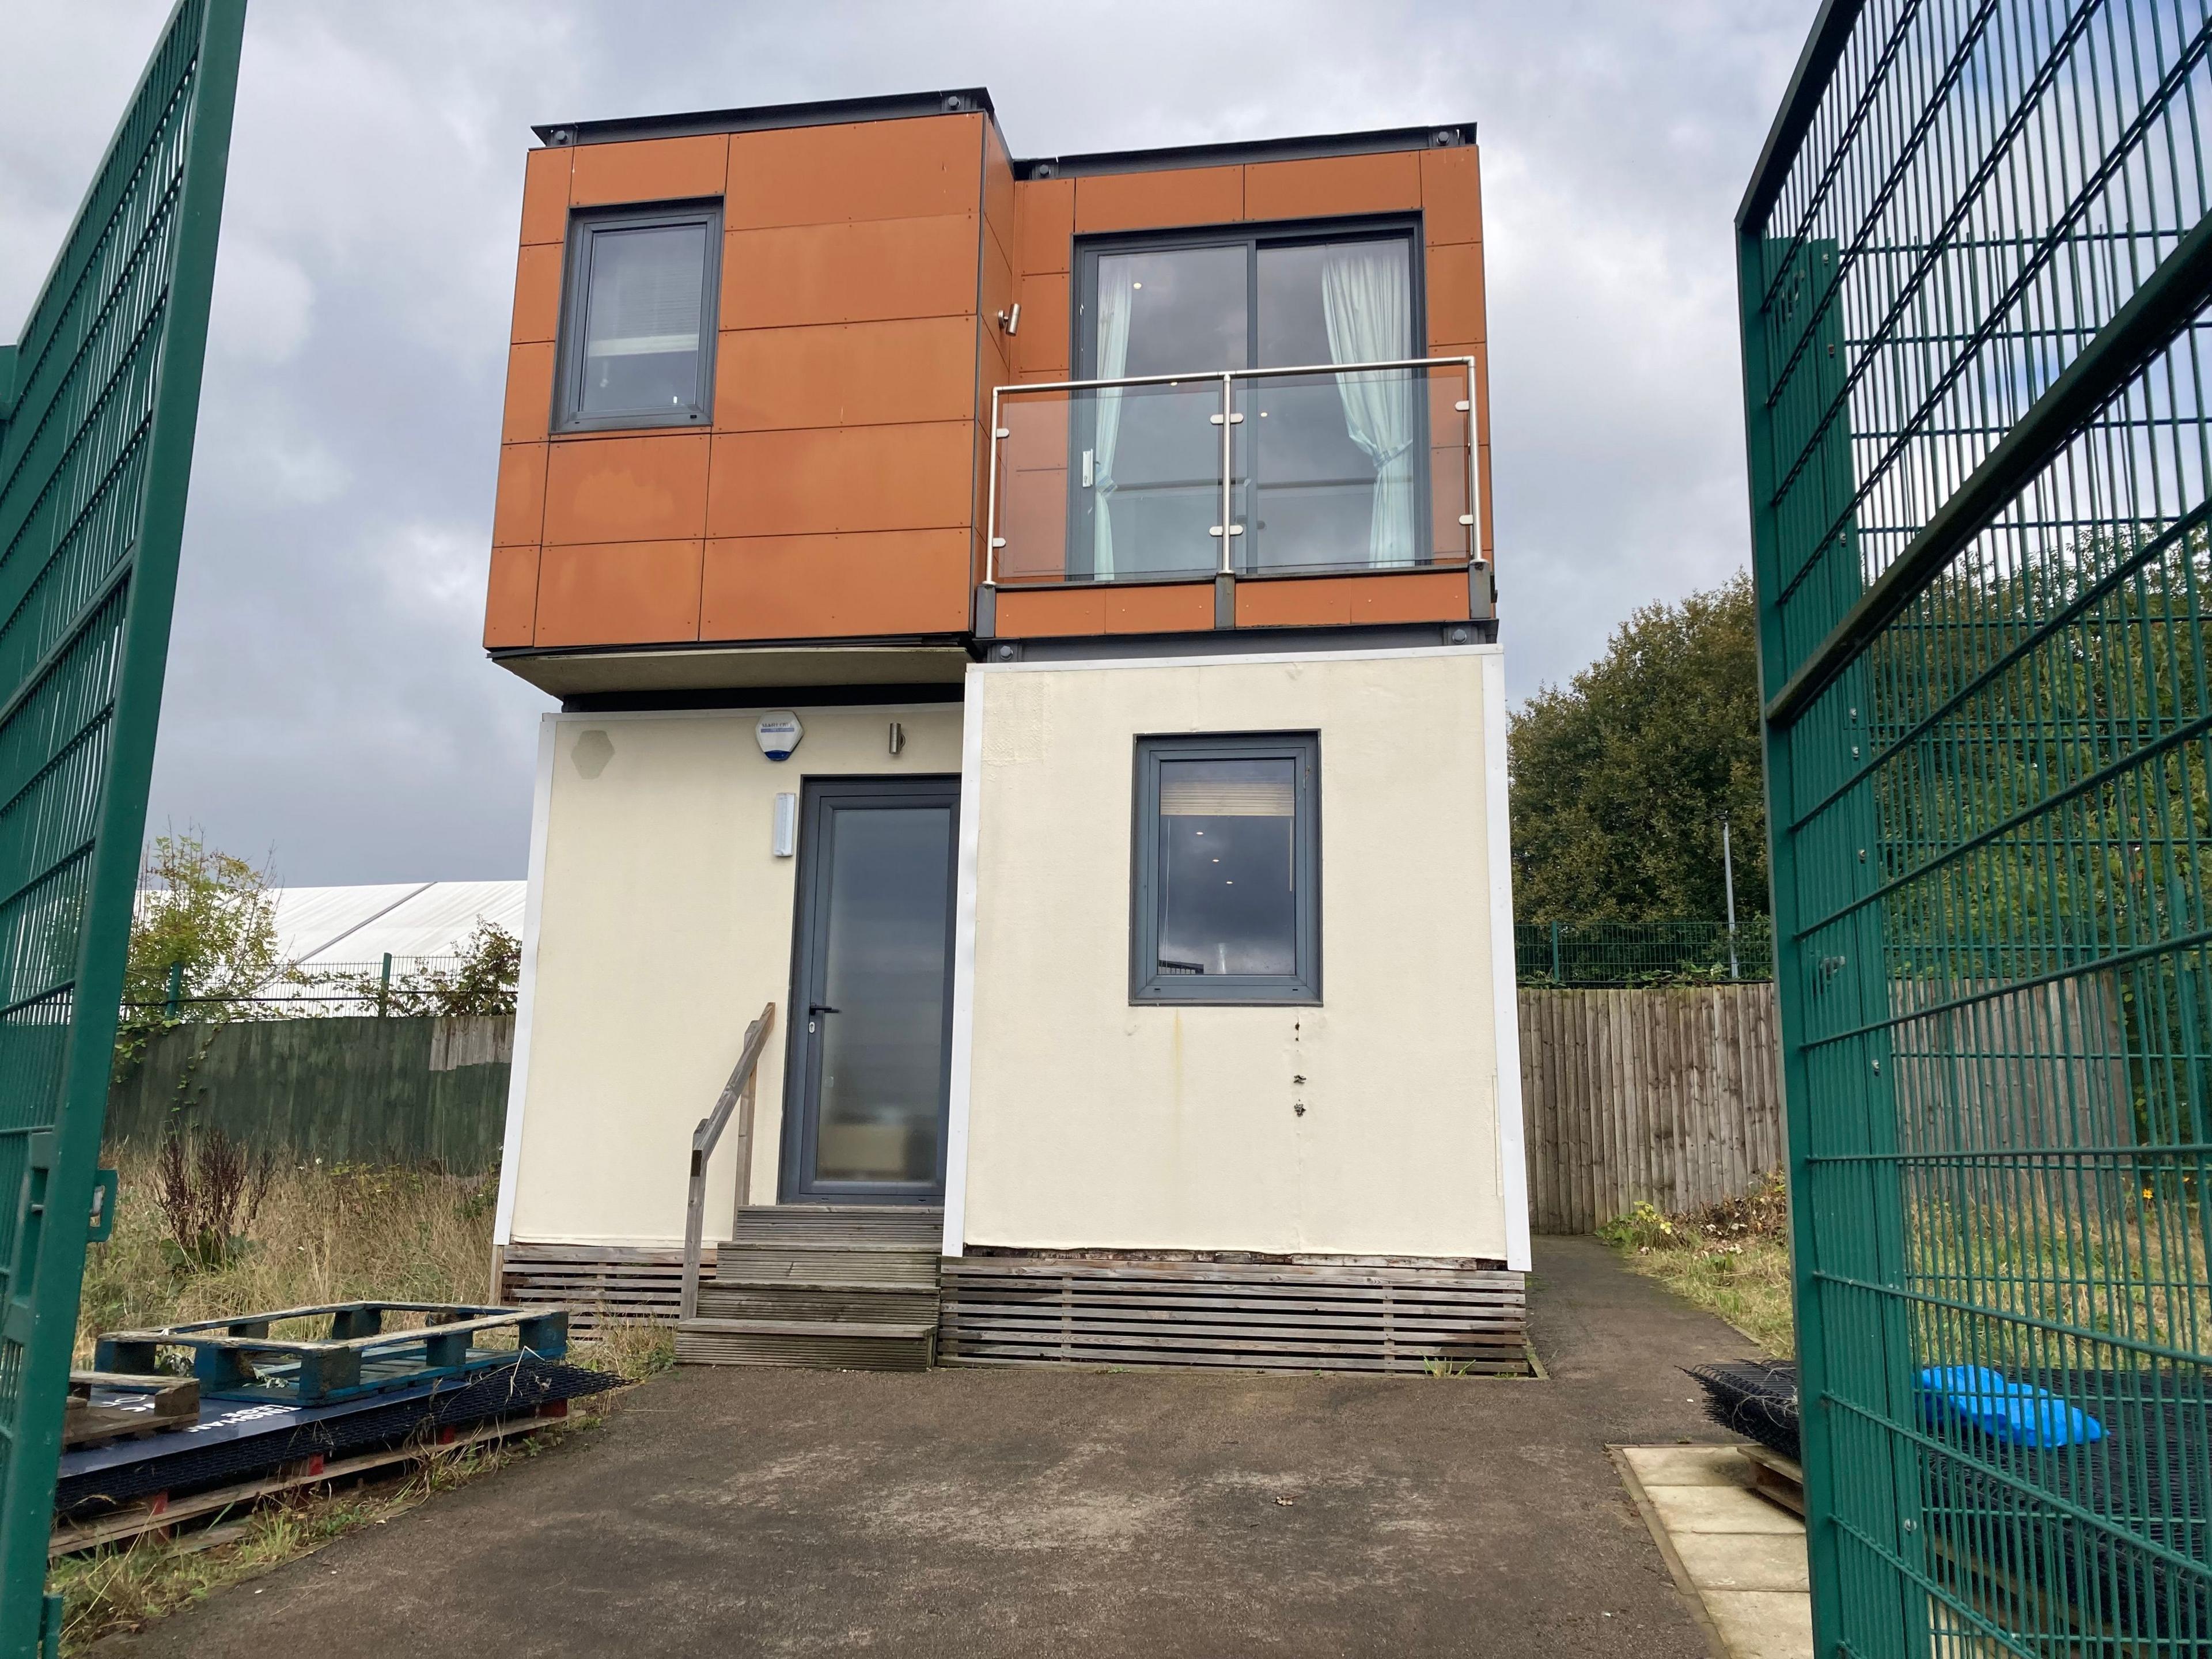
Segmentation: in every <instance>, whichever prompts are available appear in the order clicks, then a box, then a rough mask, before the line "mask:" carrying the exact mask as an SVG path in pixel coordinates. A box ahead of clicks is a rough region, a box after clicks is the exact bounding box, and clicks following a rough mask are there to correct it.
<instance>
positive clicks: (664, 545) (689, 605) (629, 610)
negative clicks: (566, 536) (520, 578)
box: [538, 541, 701, 646]
mask: <svg viewBox="0 0 2212 1659" xmlns="http://www.w3.org/2000/svg"><path fill="white" fill-rule="evenodd" d="M700 550H701V544H700V543H698V542H696V541H678V542H610V543H600V544H592V545H586V546H577V547H548V548H546V549H544V550H543V551H542V552H541V553H540V554H539V555H538V644H539V645H541V646H553V645H656V644H660V643H664V642H666V641H678V640H696V639H697V638H698V637H699V560H700Z"/></svg>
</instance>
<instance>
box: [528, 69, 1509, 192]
mask: <svg viewBox="0 0 2212 1659" xmlns="http://www.w3.org/2000/svg"><path fill="white" fill-rule="evenodd" d="M975 112H981V113H983V114H986V115H988V116H990V117H991V118H992V119H993V120H994V122H995V121H996V120H997V118H998V111H997V108H996V106H994V105H993V103H992V102H991V94H990V91H989V89H988V88H984V87H953V88H944V89H942V90H939V91H936V92H901V93H890V94H884V95H883V96H881V97H874V98H824V99H818V100H813V101H811V102H808V103H798V104H758V105H755V106H752V107H750V108H748V109H718V110H696V111H692V112H688V113H680V114H674V115H623V116H616V117H614V118H610V119H605V120H598V121H548V122H546V123H544V124H543V125H538V126H533V127H532V129H531V131H532V132H535V133H536V134H537V135H538V140H539V142H541V143H544V144H545V145H546V146H548V147H549V148H557V147H561V146H564V145H574V144H615V143H633V142H635V141H636V140H639V139H643V138H689V137H699V136H702V135H705V134H712V133H726V132H773V131H779V130H781V129H783V128H787V127H822V126H836V125H844V124H846V123H848V122H860V121H902V120H910V119H913V118H916V117H920V116H925V115H967V114H973V113H975ZM1474 132H1475V129H1474V122H1472V121H1461V122H1446V123H1444V124H1443V125H1437V126H1419V127H1385V128H1380V129H1377V130H1376V131H1368V132H1324V133H1310V134H1304V135H1301V136H1297V137H1288V138H1259V139H1250V140H1245V141H1242V142H1238V143H1217V144H1183V145H1177V146H1172V147H1169V148H1164V149H1115V150H1098V151H1094V152H1093V153H1091V154H1090V155H1036V156H1030V157H1027V158H1025V159H1023V160H1018V161H1015V162H1014V163H1013V170H1014V176H1015V177H1016V178H1017V179H1077V178H1081V177H1083V176H1085V174H1092V173H1154V172H1164V171H1168V170H1170V169H1174V168H1177V167H1226V166H1233V165H1237V164H1239V163H1243V162H1248V161H1301V160H1305V159H1307V158H1310V157H1315V156H1332V155H1383V154H1386V153H1389V152H1390V151H1394V150H1408V149H1449V148H1452V147H1455V146H1457V145H1461V144H1471V143H1474Z"/></svg>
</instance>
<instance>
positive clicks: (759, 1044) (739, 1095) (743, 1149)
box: [678, 1002, 775, 1319]
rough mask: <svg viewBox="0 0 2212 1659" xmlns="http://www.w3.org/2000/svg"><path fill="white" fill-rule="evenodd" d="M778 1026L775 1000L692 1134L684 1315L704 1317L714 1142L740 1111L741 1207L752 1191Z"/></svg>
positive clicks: (686, 1204)
mask: <svg viewBox="0 0 2212 1659" xmlns="http://www.w3.org/2000/svg"><path fill="white" fill-rule="evenodd" d="M774 1029H775V1004H774V1003H773V1002H771V1003H769V1005H768V1006H766V1007H765V1008H763V1009H762V1010H761V1012H760V1018H758V1019H757V1020H755V1021H754V1022H753V1023H752V1024H750V1025H748V1026H746V1027H745V1046H744V1049H743V1051H742V1052H740V1053H739V1054H738V1063H737V1065H736V1066H734V1067H732V1070H731V1072H730V1080H729V1081H728V1082H727V1083H726V1084H724V1085H722V1094H721V1097H720V1099H719V1100H717V1101H715V1103H714V1110H713V1111H711V1112H709V1113H708V1114H707V1115H706V1116H704V1117H702V1118H701V1119H700V1120H699V1127H697V1128H696V1129H694V1130H693V1131H692V1132H691V1189H690V1196H689V1197H688V1198H687V1199H686V1200H685V1202H684V1297H683V1301H682V1302H681V1303H680V1304H678V1306H679V1309H680V1316H681V1317H683V1318H684V1319H696V1318H697V1317H698V1315H699V1235H700V1233H701V1232H702V1230H703V1229H704V1228H705V1226H706V1223H707V1163H708V1159H709V1158H713V1157H714V1144H715V1142H717V1141H719V1140H720V1139H721V1138H722V1131H723V1129H724V1128H725V1127H727V1126H728V1124H729V1121H730V1114H731V1113H732V1111H735V1112H736V1113H737V1114H738V1209H743V1208H744V1206H745V1203H746V1200H748V1199H749V1198H750V1196H751V1194H752V1175H753V1079H754V1074H755V1073H756V1072H757V1071H758V1069H759V1066H760V1057H761V1051H762V1050H763V1049H764V1048H767V1047H768V1034H769V1031H770V1030H774Z"/></svg>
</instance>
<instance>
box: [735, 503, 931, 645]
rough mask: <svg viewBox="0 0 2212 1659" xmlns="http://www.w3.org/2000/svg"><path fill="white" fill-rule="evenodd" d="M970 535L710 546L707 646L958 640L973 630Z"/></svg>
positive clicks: (782, 539)
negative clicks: (883, 638) (877, 637)
mask: <svg viewBox="0 0 2212 1659" xmlns="http://www.w3.org/2000/svg"><path fill="white" fill-rule="evenodd" d="M968 589H969V583H968V535H967V532H965V531H962V530H907V531H890V532H882V533H878V534H874V535H832V536H756V537H747V538H741V539H737V540H728V541H710V542H708V544H707V564H706V576H705V580H704V582H703V585H702V601H701V610H700V622H699V629H700V637H701V638H702V639H709V640H796V639H822V638H844V637H850V636H852V635H861V634H957V633H959V632H961V631H963V629H966V628H967V626H968Z"/></svg>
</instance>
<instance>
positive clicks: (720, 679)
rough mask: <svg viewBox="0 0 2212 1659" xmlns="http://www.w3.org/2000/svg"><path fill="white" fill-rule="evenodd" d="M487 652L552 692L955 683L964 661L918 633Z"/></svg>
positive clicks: (960, 652) (961, 652)
mask: <svg viewBox="0 0 2212 1659" xmlns="http://www.w3.org/2000/svg"><path fill="white" fill-rule="evenodd" d="M491 656H492V660H493V661H495V662H496V663H497V664H498V665H500V666H501V667H502V668H504V669H506V670H507V671H508V672H510V673H512V674H513V675H515V676H517V677H518V678H521V679H524V680H527V681H528V682H529V683H530V684H532V685H534V686H536V687H537V688H538V690H541V691H546V692H550V693H551V694H552V695H553V696H556V697H570V696H596V695H599V694H602V693H606V692H633V691H715V690H735V689H740V688H744V687H748V686H777V687H783V686H809V685H909V684H954V685H957V684H959V682H960V679H961V677H962V676H963V674H965V673H966V672H967V669H968V663H969V656H968V650H967V647H965V646H963V645H961V644H959V643H957V641H945V642H938V641H922V640H915V641H896V640H895V641H881V640H877V641H867V642H866V643H853V644H845V643H841V642H838V641H828V640H823V641H805V642H803V643H789V644H772V645H766V646H757V647H716V646H690V647H658V648H655V649H652V650H638V649H635V648H633V647H621V648H618V649H612V650H596V651H586V650H577V651H559V650H556V651H544V650H530V651H495V652H493V653H491Z"/></svg>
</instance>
